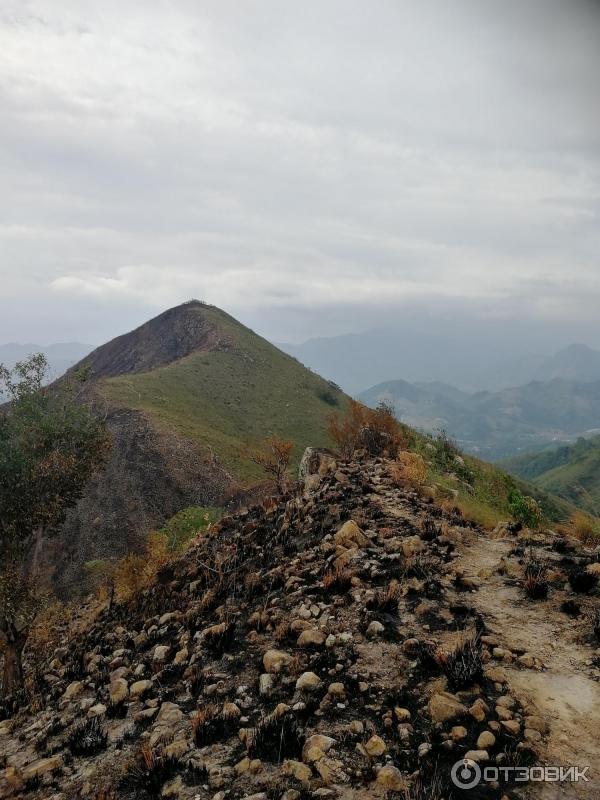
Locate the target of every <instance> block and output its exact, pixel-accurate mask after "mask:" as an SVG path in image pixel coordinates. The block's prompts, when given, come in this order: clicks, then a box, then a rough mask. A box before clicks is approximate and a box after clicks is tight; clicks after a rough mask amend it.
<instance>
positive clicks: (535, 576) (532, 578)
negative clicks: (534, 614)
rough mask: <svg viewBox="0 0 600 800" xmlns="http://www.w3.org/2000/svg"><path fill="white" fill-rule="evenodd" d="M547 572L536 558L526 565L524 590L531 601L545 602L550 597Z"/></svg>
mask: <svg viewBox="0 0 600 800" xmlns="http://www.w3.org/2000/svg"><path fill="white" fill-rule="evenodd" d="M546 572H547V570H546V566H545V565H544V564H543V563H542V562H541V561H538V560H537V559H535V558H530V559H529V560H528V561H527V562H526V563H525V576H524V579H523V588H524V589H525V594H526V595H527V597H529V598H530V599H531V600H544V599H545V598H546V597H548V581H547V579H546Z"/></svg>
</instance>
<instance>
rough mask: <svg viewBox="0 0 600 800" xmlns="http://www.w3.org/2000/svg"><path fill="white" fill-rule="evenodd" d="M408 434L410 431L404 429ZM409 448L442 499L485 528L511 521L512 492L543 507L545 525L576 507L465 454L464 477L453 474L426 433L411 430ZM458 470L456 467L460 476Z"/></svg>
mask: <svg viewBox="0 0 600 800" xmlns="http://www.w3.org/2000/svg"><path fill="white" fill-rule="evenodd" d="M407 430H409V431H410V429H407ZM410 436H411V438H412V446H411V449H412V450H413V451H415V452H417V453H419V454H420V455H422V456H423V458H424V459H425V461H426V462H427V463H428V465H429V481H430V482H431V483H433V484H435V485H436V486H437V487H438V490H439V492H440V493H441V496H443V495H444V494H447V496H448V499H450V498H451V497H452V495H453V494H455V495H456V496H455V497H454V498H452V499H451V502H452V503H453V504H455V505H456V506H458V507H459V508H460V510H461V511H462V513H463V514H464V516H465V517H466V518H467V519H470V520H473V521H474V522H477V523H478V524H479V525H481V526H482V527H484V528H489V529H491V528H494V527H495V526H496V524H497V523H498V522H499V521H502V520H504V521H508V520H510V519H512V515H511V511H510V504H509V496H510V493H511V490H514V489H516V490H518V491H519V492H520V493H521V494H523V495H530V496H532V497H534V498H535V499H536V500H537V501H538V503H539V504H540V506H541V508H542V512H543V515H544V518H545V520H546V522H547V523H548V524H553V523H557V522H564V521H566V520H568V519H569V518H570V517H571V516H572V515H573V514H574V512H575V511H576V508H575V507H574V506H573V505H572V504H571V503H570V502H568V500H565V499H564V498H562V497H557V496H555V495H553V494H551V493H549V492H547V491H545V490H543V489H541V488H540V487H538V486H536V485H535V484H533V483H530V482H528V481H525V480H521V479H520V478H515V477H513V476H512V475H508V474H507V473H506V472H504V471H502V470H500V469H498V467H496V466H495V465H494V464H490V463H489V462H487V461H481V460H480V459H478V458H475V457H474V456H468V455H465V454H464V453H463V454H461V458H462V460H463V462H464V468H462V469H463V471H464V474H463V475H462V477H461V475H460V474H456V472H454V471H453V470H452V467H451V466H450V467H448V466H445V465H444V462H443V460H442V463H440V459H439V455H440V448H439V442H438V441H436V439H435V438H433V437H431V436H428V435H426V434H421V433H416V432H414V431H410ZM460 471H461V468H458V472H459V473H460Z"/></svg>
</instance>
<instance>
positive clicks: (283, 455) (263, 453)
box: [250, 436, 294, 494]
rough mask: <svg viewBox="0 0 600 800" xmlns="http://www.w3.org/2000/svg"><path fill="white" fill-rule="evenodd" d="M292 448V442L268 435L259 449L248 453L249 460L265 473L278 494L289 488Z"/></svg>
mask: <svg viewBox="0 0 600 800" xmlns="http://www.w3.org/2000/svg"><path fill="white" fill-rule="evenodd" d="M293 449H294V443H293V442H290V441H288V440H286V439H281V438H280V437H279V436H269V438H268V439H265V441H264V442H263V444H262V446H261V448H260V449H259V450H255V451H254V452H252V453H250V459H251V461H253V462H254V463H255V464H257V465H258V466H259V467H261V468H262V469H263V470H264V471H265V472H266V473H267V475H268V476H269V477H270V478H271V480H272V481H273V483H274V485H275V488H276V489H277V491H278V492H279V493H280V494H285V493H286V491H287V490H288V488H289V477H288V468H289V465H290V459H291V457H292V450H293Z"/></svg>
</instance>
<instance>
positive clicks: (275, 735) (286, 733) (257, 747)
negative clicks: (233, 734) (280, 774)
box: [246, 711, 305, 764]
mask: <svg viewBox="0 0 600 800" xmlns="http://www.w3.org/2000/svg"><path fill="white" fill-rule="evenodd" d="M304 739H305V737H304V734H303V732H302V731H301V729H300V726H299V725H298V722H297V720H296V718H295V717H294V716H293V715H292V714H291V713H289V712H284V713H283V714H280V713H278V712H277V711H275V712H273V713H272V714H269V715H268V716H266V717H263V718H262V719H261V720H260V722H259V723H258V725H257V726H256V727H255V728H252V730H250V731H249V732H248V736H247V739H246V748H247V750H248V755H249V756H251V757H252V758H260V759H262V760H263V761H270V762H273V763H276V764H280V763H281V762H282V761H283V760H285V759H288V758H289V759H297V758H299V757H300V755H301V753H302V747H303V746H304Z"/></svg>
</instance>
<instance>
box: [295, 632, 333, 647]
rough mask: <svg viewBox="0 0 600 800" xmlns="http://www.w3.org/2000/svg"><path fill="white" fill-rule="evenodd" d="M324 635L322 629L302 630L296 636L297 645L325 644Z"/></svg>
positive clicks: (313, 645)
mask: <svg viewBox="0 0 600 800" xmlns="http://www.w3.org/2000/svg"><path fill="white" fill-rule="evenodd" d="M325 639H326V636H325V634H324V633H323V631H317V630H313V629H312V628H309V629H307V630H305V631H302V633H301V634H300V636H299V637H298V641H297V645H298V647H322V646H323V645H324V644H325Z"/></svg>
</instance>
